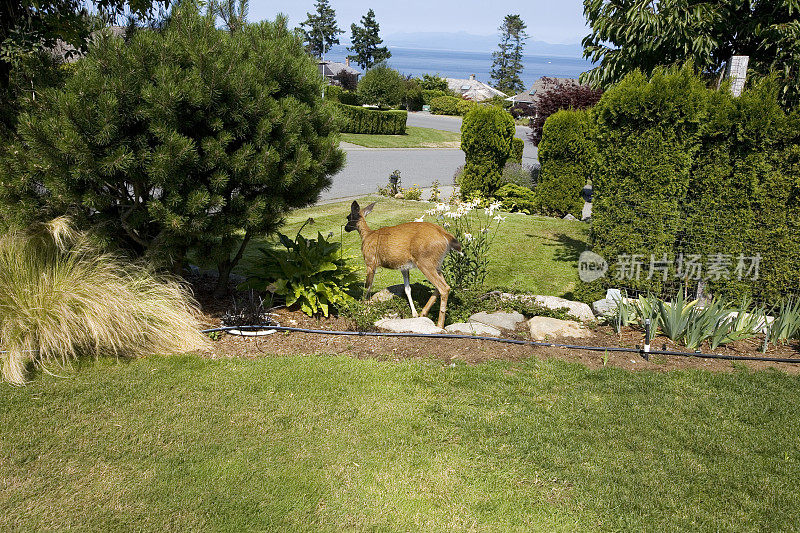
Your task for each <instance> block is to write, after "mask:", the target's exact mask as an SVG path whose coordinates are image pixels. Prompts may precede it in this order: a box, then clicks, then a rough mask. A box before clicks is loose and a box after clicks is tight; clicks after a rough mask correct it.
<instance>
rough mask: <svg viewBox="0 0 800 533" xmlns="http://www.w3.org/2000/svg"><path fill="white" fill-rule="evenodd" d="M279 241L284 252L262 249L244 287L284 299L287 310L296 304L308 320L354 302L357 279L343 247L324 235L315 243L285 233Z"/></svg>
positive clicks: (320, 235) (280, 235) (281, 250)
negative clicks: (267, 292)
mask: <svg viewBox="0 0 800 533" xmlns="http://www.w3.org/2000/svg"><path fill="white" fill-rule="evenodd" d="M310 220H311V219H309V221H310ZM303 227H305V224H303ZM303 227H301V228H300V230H302V229H303ZM278 238H279V240H280V243H281V244H282V245H283V247H284V249H277V250H276V249H272V248H261V249H260V250H259V251H260V252H261V254H262V256H261V258H260V260H256V261H255V262H254V265H253V267H252V270H251V271H250V273H249V276H248V280H247V281H246V282H245V283H244V285H243V286H244V287H247V288H252V289H256V290H262V291H264V290H266V291H269V292H272V293H273V294H276V295H279V296H283V297H284V298H285V299H286V305H287V306H291V305H295V304H296V305H298V306H299V307H300V309H301V310H302V311H303V312H304V313H305V314H307V315H309V316H313V315H315V314H317V313H322V314H323V315H324V316H328V314H329V313H330V311H331V307H334V308H338V307H341V306H343V305H346V304H348V303H349V302H350V301H351V300H352V299H353V298H352V296H351V295H350V294H349V292H351V291H352V290H353V289H354V287H355V285H356V284H357V282H358V278H357V276H356V273H355V270H354V269H353V268H352V267H350V266H349V265H348V264H347V262H346V261H345V260H344V259H343V258H342V256H341V252H340V249H341V243H338V242H329V241H328V240H327V239H326V238H325V237H323V235H322V234H321V233H317V238H316V239H306V238H305V237H303V236H302V235H300V231H298V232H297V236H296V237H295V239H294V240H292V239H290V238H288V237H287V236H286V235H284V234H282V233H279V234H278Z"/></svg>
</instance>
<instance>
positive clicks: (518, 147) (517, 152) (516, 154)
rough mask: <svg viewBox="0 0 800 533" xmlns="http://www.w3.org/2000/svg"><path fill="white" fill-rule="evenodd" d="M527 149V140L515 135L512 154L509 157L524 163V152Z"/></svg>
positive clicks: (515, 161)
mask: <svg viewBox="0 0 800 533" xmlns="http://www.w3.org/2000/svg"><path fill="white" fill-rule="evenodd" d="M523 150H525V141H523V140H522V139H519V138H517V137H514V138H513V139H511V156H510V157H509V159H510V160H511V161H512V162H514V163H520V164H522V152H523Z"/></svg>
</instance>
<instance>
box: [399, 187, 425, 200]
mask: <svg viewBox="0 0 800 533" xmlns="http://www.w3.org/2000/svg"><path fill="white" fill-rule="evenodd" d="M400 192H401V193H403V198H405V199H406V200H419V199H420V198H422V189H421V188H420V187H419V185H417V184H416V183H415V184H414V185H412V186H411V187H409V188H408V189H402V190H401V191H400Z"/></svg>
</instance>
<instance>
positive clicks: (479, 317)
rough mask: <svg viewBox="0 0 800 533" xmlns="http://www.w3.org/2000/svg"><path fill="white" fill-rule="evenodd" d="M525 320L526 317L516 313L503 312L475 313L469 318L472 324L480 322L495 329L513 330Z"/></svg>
mask: <svg viewBox="0 0 800 533" xmlns="http://www.w3.org/2000/svg"><path fill="white" fill-rule="evenodd" d="M524 320H525V317H524V316H522V315H521V314H520V313H517V312H516V311H514V312H512V313H506V312H503V311H497V312H496V313H487V312H485V311H481V312H480V313H475V314H474V315H472V316H471V317H469V321H470V322H480V323H481V324H486V325H488V326H493V327H495V328H499V329H511V330H513V329H515V328H516V327H517V324H519V323H520V322H523V321H524Z"/></svg>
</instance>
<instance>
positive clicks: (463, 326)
mask: <svg viewBox="0 0 800 533" xmlns="http://www.w3.org/2000/svg"><path fill="white" fill-rule="evenodd" d="M444 329H446V330H447V332H448V333H463V334H464V335H478V336H481V337H483V336H487V335H488V336H490V337H499V336H500V333H501V332H500V330H499V329H497V328H496V327H494V326H489V325H487V324H481V323H480V322H457V323H455V324H450V325H449V326H445V328H444Z"/></svg>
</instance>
